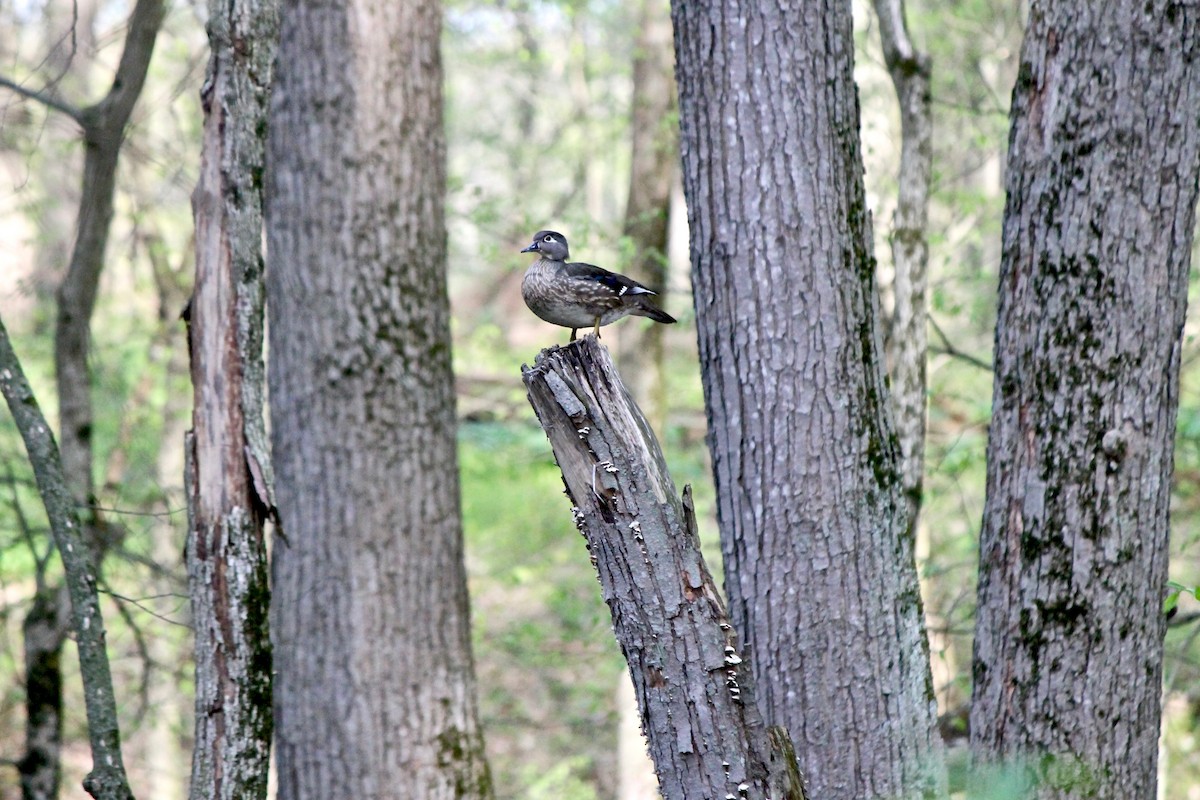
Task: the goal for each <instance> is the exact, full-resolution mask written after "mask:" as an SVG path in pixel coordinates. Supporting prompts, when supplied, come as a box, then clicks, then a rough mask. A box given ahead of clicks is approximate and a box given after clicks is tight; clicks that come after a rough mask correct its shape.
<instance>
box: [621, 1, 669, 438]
mask: <svg viewBox="0 0 1200 800" xmlns="http://www.w3.org/2000/svg"><path fill="white" fill-rule="evenodd" d="M634 47H635V51H634V57H633V102H632V105H633V113H632V114H631V120H630V137H631V139H632V142H631V143H632V153H631V157H630V165H629V197H628V200H626V203H625V222H624V224H623V226H622V235H623V236H625V237H626V238H627V239H628V241H629V244H630V245H631V246H632V248H633V260H632V261H631V262H630V263H629V266H628V270H627V272H628V274H629V275H631V276H633V277H634V278H637V279H638V280H640V281H641V282H642V283H644V284H646V285H647V286H649V287H650V288H651V289H654V290H655V291H656V292H659V293H660V294H664V293H665V290H666V289H667V266H668V263H667V238H668V237H667V234H668V231H669V226H668V223H669V222H670V211H671V187H672V185H673V182H674V180H675V171H676V169H678V166H677V165H678V164H679V129H678V126H677V125H676V124H675V122H674V120H673V119H672V116H673V114H672V112H673V111H674V110H675V78H674V74H673V72H672V68H673V66H674V61H675V59H674V56H675V53H674V50H673V49H672V46H671V17H670V3H669V0H642V3H641V11H640V12H639V14H638V36H637V41H636V43H635V45H634ZM663 299H664V302H665V303H666V304H667V305H670V303H669V302H667V301H666V298H665V297H664V298H663ZM635 325H636V326H640V327H635V326H629V327H628V328H626V330H627V331H629V333H627V334H626V336H627V337H628V338H627V339H625V340H623V344H624V346H622V348H621V364H622V367H623V369H624V372H625V374H626V375H627V376H629V380H630V381H631V386H632V388H633V393H634V396H635V397H637V398H638V399H639V400H640V401H641V403H642V405H643V406H645V407H646V408H648V409H649V410H650V417H651V419H652V420H653V421H654V423H655V424H656V425H658V426H660V427H661V425H662V424H663V422H664V421H665V418H666V405H667V397H666V387H665V384H664V383H663V375H662V373H663V332H664V330H665V329H664V328H663V327H662V326H661V325H649V324H641V323H635ZM625 342H627V343H625Z"/></svg>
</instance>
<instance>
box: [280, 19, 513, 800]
mask: <svg viewBox="0 0 1200 800" xmlns="http://www.w3.org/2000/svg"><path fill="white" fill-rule="evenodd" d="M440 30H441V16H440V4H439V3H436V2H433V1H432V0H423V1H422V2H411V3H394V2H390V0H351V1H350V2H348V3H346V4H342V5H337V6H330V5H328V4H327V3H325V2H323V0H289V2H288V3H287V5H286V6H285V8H284V13H283V19H282V29H281V35H280V52H279V59H278V62H277V72H276V84H275V87H274V90H273V92H274V93H273V96H272V116H271V128H270V133H269V147H268V151H269V156H270V159H269V160H270V166H271V168H270V169H269V170H268V193H267V230H268V258H269V259H270V262H269V266H268V271H267V272H268V277H267V285H268V293H269V298H270V300H269V308H270V336H271V342H270V366H269V377H270V387H271V407H272V415H271V419H272V439H273V444H274V455H275V458H276V468H277V473H276V477H277V484H276V487H277V500H278V505H279V509H280V516H281V518H282V522H283V524H284V526H285V528H286V530H287V535H288V542H289V544H287V545H281V546H280V547H279V548H277V549H276V550H275V551H274V553H273V570H274V578H275V580H274V596H273V606H272V609H273V610H272V614H273V617H272V623H273V624H272V630H273V632H274V641H275V646H276V650H275V663H276V681H275V708H276V723H277V727H276V743H277V747H278V752H277V761H278V767H279V796H280V797H281V798H284V800H292V799H293V798H315V797H357V798H378V797H387V796H393V795H394V794H397V793H399V794H402V795H404V796H405V797H410V798H413V800H424V799H425V798H477V797H478V798H483V797H490V796H491V795H492V788H491V780H490V777H489V773H488V769H487V765H486V762H485V760H484V751H483V739H482V735H481V733H480V729H479V724H478V720H477V712H476V701H475V678H474V668H473V665H472V662H471V653H470V636H469V612H468V603H467V588H466V578H465V570H464V566H463V553H462V524H461V516H460V510H459V485H458V471H457V464H456V454H455V415H454V387H453V380H452V375H451V368H450V314H449V302H448V299H447V292H446V284H445V277H446V230H445V220H444V216H443V214H444V211H443V201H444V196H445V185H446V171H445V141H444V138H443V129H442V69H441V60H440V53H439V34H440Z"/></svg>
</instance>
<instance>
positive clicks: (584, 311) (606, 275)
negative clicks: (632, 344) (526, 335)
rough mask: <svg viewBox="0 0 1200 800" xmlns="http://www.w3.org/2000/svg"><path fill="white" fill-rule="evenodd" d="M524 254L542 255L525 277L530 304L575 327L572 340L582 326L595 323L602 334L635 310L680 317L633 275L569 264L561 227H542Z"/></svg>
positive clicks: (551, 319) (553, 319)
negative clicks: (660, 304)
mask: <svg viewBox="0 0 1200 800" xmlns="http://www.w3.org/2000/svg"><path fill="white" fill-rule="evenodd" d="M521 252H522V253H537V254H538V260H537V261H534V262H533V263H532V264H531V265H530V266H529V269H528V270H526V272H525V279H524V280H523V281H521V296H522V297H524V298H525V305H527V306H529V310H530V311H532V312H533V313H534V314H537V315H538V316H539V317H541V318H542V319H544V320H546V322H550V323H552V324H554V325H561V326H563V327H564V328H570V329H571V341H572V342H573V341H575V332H576V331H578V330H579V329H580V328H586V327H588V326H593V327H594V329H595V333H596V338H599V337H600V326H601V325H608V324H609V323H612V322H616V321H617V320H619V319H621V318H622V317H625V316H628V315H630V314H633V315H635V316H639V317H649V318H650V319H652V320H654V321H655V322H666V323H670V322H674V321H675V318H674V317H672V316H671V315H670V314H668V313H666V312H665V311H663V310H662V309H661V308H659V307H658V306H656V305H654V303H653V302H652V301H651V300H650V298H651V297H653V296H654V295H655V294H657V292H653V291H651V290H650V289H647V288H646V287H645V286H642V285H641V284H640V283H638V282H637V281H635V280H633V279H632V278H626V277H625V276H624V275H618V274H617V273H615V272H609V271H608V270H606V269H602V268H601V267H597V266H594V265H592V264H581V263H578V262H576V263H573V264H568V263H567V259H568V258H569V257H570V251H569V250H568V249H567V237H565V236H563V235H562V234H561V233H558V232H557V231H538V232H537V233H536V234H535V235H534V237H533V244H531V245H529V247H526V248H525V249H524V250H522V251H521Z"/></svg>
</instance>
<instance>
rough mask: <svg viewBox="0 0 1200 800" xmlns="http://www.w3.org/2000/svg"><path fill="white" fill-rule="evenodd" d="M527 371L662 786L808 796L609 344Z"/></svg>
mask: <svg viewBox="0 0 1200 800" xmlns="http://www.w3.org/2000/svg"><path fill="white" fill-rule="evenodd" d="M523 374H524V380H525V386H526V388H527V389H528V390H529V401H530V403H532V405H533V408H534V411H536V412H537V415H538V419H539V420H541V423H542V427H543V428H545V430H546V434H547V436H549V438H550V443H551V445H552V446H553V448H554V457H555V459H556V460H557V461H558V465H559V467H560V468H561V469H562V472H563V482H564V483H565V484H566V486H567V495H568V496H569V497H570V499H571V502H572V504H573V508H572V509H571V513H572V514H573V515H574V517H575V523H576V525H577V526H578V527H579V530H580V531H581V532H582V533H583V535H584V538H585V539H586V540H587V547H588V552H589V553H591V557H592V563H593V564H594V565H595V567H596V572H597V574H598V576H599V578H600V585H601V587H602V589H603V593H604V601H605V602H606V603H607V604H608V607H609V610H610V611H611V612H612V619H613V631H614V633H615V634H616V637H617V641H618V642H619V643H620V645H621V651H622V652H623V653H624V654H625V658H626V660H627V661H628V662H629V674H630V677H631V678H632V679H633V685H634V692H635V694H636V695H637V700H638V706H639V707H640V708H641V713H642V730H643V731H644V732H645V734H646V739H647V740H648V742H649V744H650V756H651V758H652V759H653V761H654V765H655V771H656V772H657V773H658V780H659V789H660V791H661V793H662V796H663V797H664V798H665V799H666V800H693V799H694V800H704V799H705V798H727V797H733V798H756V800H762V799H763V798H768V797H773V798H776V799H777V800H782V798H788V799H789V800H803V797H804V788H803V785H802V781H801V780H800V779H799V775H798V772H797V768H796V764H795V756H794V753H791V748H790V747H785V748H784V750H783V751H782V752H779V753H776V754H774V755H773V754H772V745H773V740H772V737H771V736H770V735H769V734H768V731H767V729H766V728H765V726H764V725H763V722H762V717H761V715H760V714H759V712H758V709H757V707H756V706H755V702H754V697H753V693H752V691H751V683H752V677H751V675H750V674H749V664H748V663H747V661H746V659H744V658H743V657H742V656H741V655H739V650H738V647H737V644H738V642H737V633H736V632H735V631H734V630H733V627H732V626H731V624H730V622H729V617H728V615H727V613H726V611H725V604H724V602H723V601H722V599H721V595H720V593H719V592H718V591H717V587H716V584H715V583H714V582H713V579H712V575H711V574H710V573H709V571H708V567H707V566H706V565H705V563H704V558H703V557H702V556H701V554H700V541H699V538H698V534H697V531H696V518H695V511H694V509H693V508H692V505H691V492H690V489H685V490H684V494H683V499H682V501H680V499H679V498H678V497H677V495H676V494H675V485H674V483H673V481H672V480H671V476H670V474H669V473H668V472H667V468H666V462H665V460H664V459H663V455H662V451H661V450H660V449H659V446H658V441H657V440H656V439H655V438H654V434H653V433H652V432H651V430H650V426H649V424H648V423H647V422H646V418H645V417H644V416H642V412H641V411H640V410H639V409H638V407H637V405H636V404H635V403H634V402H633V400H632V399H631V398H630V396H629V393H628V391H626V389H625V386H624V384H622V383H621V378H620V376H618V375H617V372H616V369H615V367H614V366H613V364H612V360H611V359H610V358H609V356H608V351H607V350H605V349H604V348H603V347H602V346H601V345H600V344H599V343H598V342H597V341H596V339H595V337H592V336H587V337H584V339H582V340H581V341H578V342H575V343H573V344H570V345H568V346H566V347H564V348H557V347H555V348H550V349H549V350H543V351H542V353H541V354H539V356H538V359H537V362H536V363H535V364H534V367H533V369H529V368H528V367H526V368H525V369H524V370H523ZM774 742H783V743H786V742H787V735H786V733H783V734H782V736H777V737H776V738H775V739H774ZM789 753H791V757H790V761H789V758H788V754H789Z"/></svg>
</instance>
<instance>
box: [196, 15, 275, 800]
mask: <svg viewBox="0 0 1200 800" xmlns="http://www.w3.org/2000/svg"><path fill="white" fill-rule="evenodd" d="M278 19H279V4H278V0H235V2H233V3H226V2H216V0H214V2H212V3H210V4H209V18H208V36H209V46H210V56H209V64H208V75H207V78H206V80H205V83H204V89H203V91H202V93H201V102H202V104H203V106H204V114H205V119H204V136H203V149H202V151H201V158H200V180H199V183H198V185H197V186H196V190H195V192H194V193H193V195H192V210H193V213H194V215H195V222H196V285H195V290H194V293H193V295H192V300H191V303H190V305H189V328H188V333H189V351H190V354H191V359H192V364H191V368H192V385H193V387H194V392H195V402H194V405H193V412H192V431H191V432H190V433H189V434H188V436H187V437H186V447H185V450H186V452H185V454H184V456H185V468H184V469H185V473H186V480H185V483H186V490H187V496H188V539H187V549H186V557H187V571H188V587H189V593H190V594H191V598H192V620H193V625H194V627H195V635H196V650H195V658H196V720H195V731H196V736H195V745H194V748H193V756H192V779H191V789H190V793H189V796H190V797H191V798H192V800H232V799H233V798H237V799H238V800H253V798H260V800H261V799H262V798H266V796H267V768H268V763H269V756H270V752H271V733H272V714H271V641H270V634H269V631H268V629H267V619H268V615H269V613H270V599H269V598H270V587H269V585H268V580H267V550H266V542H265V541H264V532H263V525H264V522H265V520H266V517H267V516H268V515H269V514H270V513H271V512H272V507H273V501H272V497H271V489H272V474H271V460H270V453H269V448H268V446H267V436H266V427H265V425H264V421H263V391H264V388H265V381H266V376H265V374H264V370H263V362H262V345H263V332H264V327H263V301H264V294H265V287H264V283H263V253H262V222H263V217H262V201H263V197H262V176H263V169H264V161H265V156H266V121H267V100H268V97H269V93H270V82H271V65H272V62H273V61H274V58H275V44H276V38H277V34H278Z"/></svg>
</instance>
